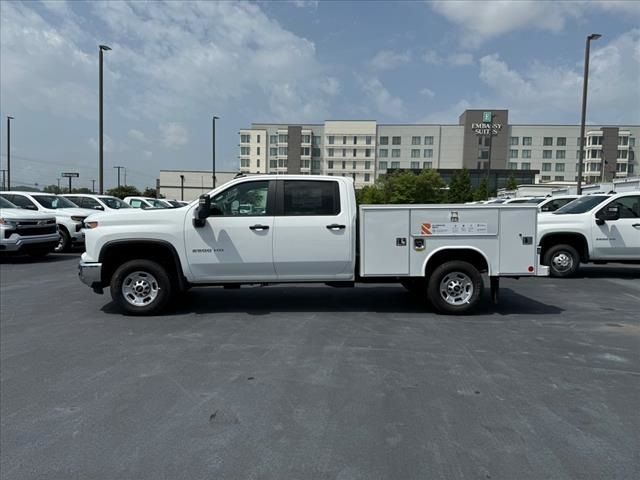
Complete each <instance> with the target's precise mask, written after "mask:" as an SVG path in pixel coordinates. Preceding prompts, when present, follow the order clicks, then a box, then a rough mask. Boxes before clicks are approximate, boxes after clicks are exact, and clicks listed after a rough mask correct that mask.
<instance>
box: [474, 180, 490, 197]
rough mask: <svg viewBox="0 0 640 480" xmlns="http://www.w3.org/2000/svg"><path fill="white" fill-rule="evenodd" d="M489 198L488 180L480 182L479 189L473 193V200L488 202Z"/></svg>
mask: <svg viewBox="0 0 640 480" xmlns="http://www.w3.org/2000/svg"><path fill="white" fill-rule="evenodd" d="M488 198H489V192H488V191H487V179H486V178H483V179H482V180H480V184H479V185H478V188H476V189H475V190H474V191H473V199H474V200H475V201H480V200H487V199H488Z"/></svg>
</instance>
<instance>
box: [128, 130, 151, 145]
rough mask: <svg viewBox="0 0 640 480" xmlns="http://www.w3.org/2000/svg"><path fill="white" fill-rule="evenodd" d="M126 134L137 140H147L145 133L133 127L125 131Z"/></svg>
mask: <svg viewBox="0 0 640 480" xmlns="http://www.w3.org/2000/svg"><path fill="white" fill-rule="evenodd" d="M127 135H128V136H129V138H131V139H133V140H137V141H139V142H146V141H147V137H146V136H145V134H144V133H143V132H141V131H140V130H136V129H135V128H132V129H130V130H129V132H127Z"/></svg>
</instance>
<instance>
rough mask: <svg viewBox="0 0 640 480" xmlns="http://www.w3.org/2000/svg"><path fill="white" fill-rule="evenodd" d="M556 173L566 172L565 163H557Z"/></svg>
mask: <svg viewBox="0 0 640 480" xmlns="http://www.w3.org/2000/svg"><path fill="white" fill-rule="evenodd" d="M556 172H564V163H556Z"/></svg>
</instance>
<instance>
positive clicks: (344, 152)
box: [342, 148, 347, 157]
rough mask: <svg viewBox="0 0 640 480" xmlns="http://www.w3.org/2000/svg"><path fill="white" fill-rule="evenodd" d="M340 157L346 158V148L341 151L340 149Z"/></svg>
mask: <svg viewBox="0 0 640 480" xmlns="http://www.w3.org/2000/svg"><path fill="white" fill-rule="evenodd" d="M342 156H343V157H346V156H347V149H346V148H343V149H342Z"/></svg>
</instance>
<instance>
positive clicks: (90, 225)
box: [84, 221, 98, 229]
mask: <svg viewBox="0 0 640 480" xmlns="http://www.w3.org/2000/svg"><path fill="white" fill-rule="evenodd" d="M84 228H88V229H93V228H98V222H96V221H93V222H84Z"/></svg>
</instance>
